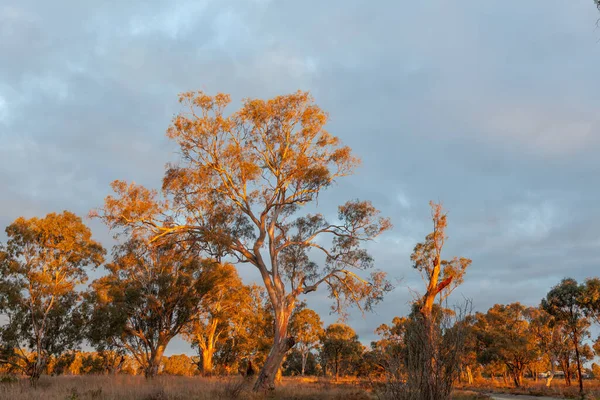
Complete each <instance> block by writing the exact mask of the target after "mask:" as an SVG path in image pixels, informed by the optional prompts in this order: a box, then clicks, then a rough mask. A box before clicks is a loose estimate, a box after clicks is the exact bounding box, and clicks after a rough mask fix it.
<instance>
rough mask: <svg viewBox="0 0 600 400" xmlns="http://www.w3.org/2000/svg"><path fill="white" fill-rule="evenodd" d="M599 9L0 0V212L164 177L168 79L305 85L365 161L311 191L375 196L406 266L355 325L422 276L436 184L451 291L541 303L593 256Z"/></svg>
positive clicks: (599, 258)
mask: <svg viewBox="0 0 600 400" xmlns="http://www.w3.org/2000/svg"><path fill="white" fill-rule="evenodd" d="M599 17H600V14H599V13H598V12H597V11H596V9H595V7H594V4H593V2H592V0H569V1H565V0H528V1H517V0H514V1H506V0H489V1H481V0H461V1H450V0H432V1H423V2H420V1H395V0H390V1H358V0H345V1H341V0H340V1H337V0H336V1H333V0H332V1H316V0H315V1H284V0H270V1H269V0H245V1H244V0H239V1H228V0H214V1H209V0H206V1H203V0H190V1H133V0H129V1H116V0H113V1H109V0H106V1H81V0H70V1H66V0H65V1H60V2H48V1H45V0H4V1H2V2H1V4H0V60H1V61H0V185H1V186H0V187H1V190H0V225H1V226H2V227H4V226H6V225H7V224H9V223H10V222H11V221H12V220H14V219H15V218H17V217H18V216H21V215H23V216H27V217H31V216H43V215H44V214H46V213H48V212H51V211H61V210H63V209H68V210H71V211H74V212H76V213H78V214H80V215H85V214H87V213H88V211H89V210H90V209H91V208H94V207H98V206H100V205H102V202H103V198H104V197H105V196H106V195H107V194H108V193H109V183H110V182H111V181H112V180H114V179H126V180H135V181H136V182H138V183H142V184H145V185H148V186H154V187H156V186H158V185H159V184H160V179H161V177H162V172H163V169H164V165H165V163H167V162H169V161H174V160H176V159H177V157H176V155H175V153H174V152H175V150H176V149H175V146H174V145H173V144H172V143H169V141H168V140H167V139H166V137H165V130H166V128H167V127H168V125H169V122H170V120H171V118H172V116H173V115H174V114H175V113H176V112H177V111H178V110H179V108H178V103H177V94H178V93H179V92H182V91H188V90H196V89H201V90H204V91H206V92H208V93H211V94H212V93H216V92H225V93H230V94H231V95H232V98H233V99H234V107H235V106H237V105H238V104H239V100H240V99H242V98H245V97H260V98H268V97H271V96H274V95H278V94H284V93H289V92H293V91H296V90H298V89H302V90H309V91H310V92H311V93H312V94H313V95H314V97H315V99H316V101H317V103H318V104H319V105H320V106H321V107H322V108H323V109H325V110H326V111H328V112H329V114H330V117H331V120H330V123H329V125H328V130H329V131H330V132H332V133H333V134H335V135H337V136H339V137H340V138H341V139H342V140H343V141H344V142H345V143H346V144H348V145H350V146H351V147H352V148H353V149H354V150H355V152H356V153H357V155H358V156H360V157H361V158H362V160H363V165H362V167H361V168H360V169H359V171H358V173H357V174H356V175H355V176H353V177H350V178H346V179H345V180H342V181H340V182H339V184H338V185H337V186H336V187H334V188H333V189H331V190H330V191H329V192H328V193H327V195H325V196H324V197H322V198H321V201H320V204H319V207H320V208H321V209H322V211H323V213H331V212H333V211H335V207H336V205H337V204H339V203H341V202H343V201H345V200H346V199H349V198H356V197H359V198H363V199H370V200H372V201H373V202H374V203H375V204H376V206H377V207H379V208H380V209H381V210H383V212H384V214H386V215H388V216H390V217H391V218H392V221H393V223H394V229H393V231H391V232H389V233H387V234H386V235H385V236H382V237H381V238H380V239H379V240H378V241H377V242H376V243H373V244H371V245H370V248H371V250H372V252H373V254H374V255H375V257H376V261H377V264H378V266H379V267H380V268H381V269H383V270H385V271H387V272H388V273H389V274H390V276H391V277H393V278H398V279H402V280H401V281H400V283H399V285H398V287H397V289H396V290H395V291H394V292H393V293H392V294H390V295H389V297H388V298H387V299H386V300H385V302H384V303H383V304H381V305H380V306H379V307H378V308H377V310H376V313H375V314H372V315H367V316H366V317H365V318H362V317H361V316H360V315H358V314H355V315H353V317H352V319H351V321H350V323H351V325H352V326H353V327H354V328H355V329H356V331H357V332H358V333H359V335H360V336H361V338H362V339H363V340H364V341H368V340H371V339H373V338H374V335H373V330H374V329H375V328H376V327H377V326H378V325H379V324H381V323H384V322H389V321H390V320H391V319H392V318H393V317H394V316H395V315H403V314H405V313H406V311H407V308H408V303H409V301H410V300H411V294H410V291H411V290H417V291H418V290H420V289H421V288H422V283H421V281H420V277H419V275H418V273H416V271H414V270H413V269H412V268H411V265H410V260H409V255H410V252H411V250H412V247H413V246H414V244H415V243H416V242H417V241H420V240H422V238H423V237H424V236H425V235H426V234H427V233H428V232H429V231H430V228H431V227H430V225H431V224H430V220H429V219H428V218H429V211H428V205H427V203H428V201H429V200H436V201H437V200H441V201H443V202H444V204H445V206H446V208H447V209H448V210H449V224H450V226H449V229H448V234H449V237H450V239H449V241H448V245H447V249H446V256H447V257H452V256H455V255H457V256H464V257H469V258H472V259H473V264H472V267H471V268H470V270H469V271H468V274H467V277H466V281H465V284H464V285H463V286H462V287H460V288H459V289H458V290H457V291H456V292H455V294H454V299H455V301H456V302H459V301H461V299H462V296H465V297H468V298H472V299H473V302H474V306H475V308H476V309H477V310H486V309H487V308H488V307H490V306H491V305H493V304H494V303H498V302H504V303H506V302H513V301H520V302H522V303H525V304H528V305H536V304H537V303H538V302H539V300H540V299H541V298H542V297H543V296H544V295H545V293H546V292H547V291H548V289H549V288H550V287H551V286H552V285H554V284H556V283H557V282H558V281H559V280H560V279H561V278H563V277H565V276H572V277H574V278H577V279H584V278H585V277H587V276H592V275H598V271H599V266H600V230H599V229H598V226H600V207H599V206H598V199H599V198H600V186H599V185H598V184H597V182H598V174H599V173H600V159H599V158H598V153H599V151H600V113H599V112H598V109H599V106H600V81H599V80H598V69H599V66H600V29H599V28H598V27H597V25H596V22H597V20H598V18H599ZM87 222H88V223H89V224H90V226H91V227H92V229H93V230H94V233H95V235H96V237H97V238H98V239H100V240H102V241H103V242H104V243H106V244H107V245H108V244H110V234H109V233H108V232H107V231H106V229H104V228H103V227H102V226H101V225H100V224H99V223H98V222H97V221H87ZM0 239H1V240H3V239H4V237H0ZM249 268H250V267H249V266H246V267H243V269H244V271H243V272H242V273H243V276H244V277H245V278H246V280H248V281H250V280H252V279H253V278H255V277H256V275H255V274H254V273H253V271H250V270H249ZM308 302H309V306H311V307H313V308H315V309H317V310H319V311H321V312H322V315H323V316H324V318H325V320H326V321H327V322H333V321H335V316H329V315H328V311H327V307H328V305H327V303H326V302H324V301H323V294H321V293H317V294H316V296H313V297H312V301H311V297H309V298H308ZM187 349H188V347H187V345H186V344H185V343H183V342H181V341H177V342H175V343H173V344H172V345H171V346H170V348H169V351H168V353H179V352H182V351H187Z"/></svg>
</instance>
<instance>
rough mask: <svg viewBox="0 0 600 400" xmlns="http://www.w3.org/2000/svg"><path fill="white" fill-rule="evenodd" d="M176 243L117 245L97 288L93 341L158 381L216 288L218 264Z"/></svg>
mask: <svg viewBox="0 0 600 400" xmlns="http://www.w3.org/2000/svg"><path fill="white" fill-rule="evenodd" d="M196 254H197V252H196V250H195V249H194V248H193V247H188V246H186V245H182V244H181V243H176V242H162V243H161V244H160V245H158V244H151V243H148V242H147V241H146V240H144V239H143V238H141V237H132V238H130V239H129V240H127V241H126V242H125V243H123V244H121V245H118V246H115V248H114V251H113V260H114V261H113V262H112V263H110V264H108V265H107V266H106V268H107V269H108V274H107V275H106V276H103V277H101V278H99V279H97V280H95V281H94V282H93V283H92V285H91V286H92V288H91V291H90V292H89V293H88V295H87V302H88V304H89V305H90V309H91V310H90V323H89V328H88V339H89V340H90V342H91V343H92V344H93V345H97V346H100V347H101V346H102V343H108V344H110V346H114V347H117V348H121V349H126V350H127V351H128V352H129V353H131V354H132V355H133V356H134V357H135V359H136V360H137V361H138V363H139V364H140V365H141V366H142V368H143V369H144V374H145V375H146V377H149V378H151V377H154V376H156V374H157V373H158V369H159V366H160V363H161V360H162V357H163V353H164V351H165V349H166V347H167V345H168V344H169V342H170V341H171V339H173V338H174V337H175V336H177V335H178V334H179V333H180V332H181V331H182V329H183V327H184V326H185V325H186V324H188V323H189V322H190V320H191V319H192V318H193V317H194V316H195V315H196V314H197V312H198V308H199V306H200V304H201V300H202V298H203V297H204V296H205V295H206V293H207V292H208V291H210V290H211V289H212V285H213V281H214V280H215V274H214V270H215V263H214V262H212V261H210V260H203V259H200V258H198V257H197V255H196Z"/></svg>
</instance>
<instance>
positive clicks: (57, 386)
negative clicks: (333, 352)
mask: <svg viewBox="0 0 600 400" xmlns="http://www.w3.org/2000/svg"><path fill="white" fill-rule="evenodd" d="M251 386H252V383H251V382H246V381H244V380H243V379H242V378H241V377H235V378H201V377H180V376H160V377H158V378H156V379H154V380H151V381H147V380H146V379H145V378H143V377H141V376H130V375H118V376H59V377H48V376H44V377H42V378H41V380H40V382H39V384H38V385H37V388H35V389H34V388H31V387H30V385H29V383H28V381H27V380H26V379H21V380H20V381H18V382H12V383H11V382H5V383H0V399H2V400H3V399H10V400H225V399H240V400H254V399H263V398H269V399H280V400H283V399H289V400H308V399H315V400H321V399H323V400H371V399H377V396H376V395H375V394H374V393H372V392H371V391H370V390H369V387H368V386H369V385H368V383H366V382H361V381H358V380H342V381H340V382H337V383H336V382H332V381H329V380H325V379H300V378H287V379H286V378H284V380H283V382H282V383H281V385H280V386H279V387H278V388H277V390H276V392H275V393H269V394H255V393H252V392H251ZM482 398H486V397H485V396H482V395H480V394H478V393H475V392H469V391H459V392H457V393H456V395H455V399H456V400H475V399H482Z"/></svg>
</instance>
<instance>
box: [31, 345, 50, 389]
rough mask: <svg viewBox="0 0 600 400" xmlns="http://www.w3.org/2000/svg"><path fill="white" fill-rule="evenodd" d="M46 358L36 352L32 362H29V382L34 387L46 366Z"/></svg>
mask: <svg viewBox="0 0 600 400" xmlns="http://www.w3.org/2000/svg"><path fill="white" fill-rule="evenodd" d="M47 361H48V360H47V358H46V357H45V356H43V355H40V354H39V353H38V355H37V358H36V360H35V362H34V363H31V366H30V368H29V371H28V372H29V383H30V384H31V386H33V387H35V386H36V385H37V382H38V380H39V379H40V376H41V375H42V372H44V368H46V363H47Z"/></svg>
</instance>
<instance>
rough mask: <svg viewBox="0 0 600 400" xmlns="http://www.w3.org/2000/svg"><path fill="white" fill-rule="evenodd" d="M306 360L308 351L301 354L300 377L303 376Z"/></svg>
mask: <svg viewBox="0 0 600 400" xmlns="http://www.w3.org/2000/svg"><path fill="white" fill-rule="evenodd" d="M307 359H308V351H303V352H302V373H301V374H302V376H304V371H305V370H306V360H307Z"/></svg>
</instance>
